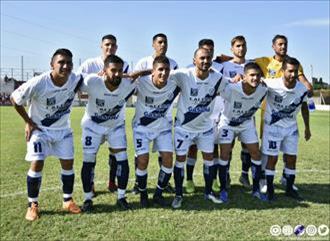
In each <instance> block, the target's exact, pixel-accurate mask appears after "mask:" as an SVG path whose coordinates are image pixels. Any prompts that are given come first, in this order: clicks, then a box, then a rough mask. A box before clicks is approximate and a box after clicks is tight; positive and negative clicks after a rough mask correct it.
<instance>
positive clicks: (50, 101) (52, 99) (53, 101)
mask: <svg viewBox="0 0 330 241" xmlns="http://www.w3.org/2000/svg"><path fill="white" fill-rule="evenodd" d="M55 104H56V98H55V97H52V98H47V105H55Z"/></svg>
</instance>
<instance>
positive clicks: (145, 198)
mask: <svg viewBox="0 0 330 241" xmlns="http://www.w3.org/2000/svg"><path fill="white" fill-rule="evenodd" d="M140 205H141V207H142V208H147V207H148V206H149V200H148V193H147V192H146V191H145V192H141V193H140Z"/></svg>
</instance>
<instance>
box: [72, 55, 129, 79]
mask: <svg viewBox="0 0 330 241" xmlns="http://www.w3.org/2000/svg"><path fill="white" fill-rule="evenodd" d="M103 69H104V60H103V58H102V56H99V57H96V58H90V59H87V60H86V61H85V62H83V63H82V64H81V65H80V67H79V69H78V71H77V73H80V74H82V75H83V76H84V77H85V76H86V75H87V74H93V73H94V74H97V73H99V72H100V71H101V70H103ZM128 72H129V65H128V64H127V62H126V61H124V66H123V73H128Z"/></svg>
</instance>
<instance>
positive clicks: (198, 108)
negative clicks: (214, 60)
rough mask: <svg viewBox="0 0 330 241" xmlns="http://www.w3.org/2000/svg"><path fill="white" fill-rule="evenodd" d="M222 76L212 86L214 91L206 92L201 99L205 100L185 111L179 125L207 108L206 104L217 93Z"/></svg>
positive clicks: (192, 118)
mask: <svg viewBox="0 0 330 241" xmlns="http://www.w3.org/2000/svg"><path fill="white" fill-rule="evenodd" d="M221 80H222V78H220V79H219V80H218V82H217V83H216V85H215V86H214V93H213V95H210V94H207V95H206V96H205V97H204V98H203V99H205V100H206V101H203V102H202V103H200V104H198V105H197V106H195V107H194V108H192V110H191V111H189V110H188V112H186V113H185V114H184V119H183V122H182V124H181V125H184V124H187V123H188V122H190V121H192V120H194V119H195V118H197V117H198V116H199V115H200V114H202V113H203V112H205V110H206V108H208V105H209V104H210V103H211V102H212V101H213V100H214V98H215V97H216V96H217V93H218V88H219V86H220V83H221Z"/></svg>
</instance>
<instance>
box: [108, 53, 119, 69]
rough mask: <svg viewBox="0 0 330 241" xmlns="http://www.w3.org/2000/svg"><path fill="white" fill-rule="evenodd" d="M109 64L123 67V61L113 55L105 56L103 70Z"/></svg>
mask: <svg viewBox="0 0 330 241" xmlns="http://www.w3.org/2000/svg"><path fill="white" fill-rule="evenodd" d="M111 63H115V64H121V65H122V66H124V61H123V60H122V59H121V58H120V57H118V56H117V55H114V54H110V55H109V56H107V57H106V58H105V60H104V68H107V67H108V66H109V64H111Z"/></svg>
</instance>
